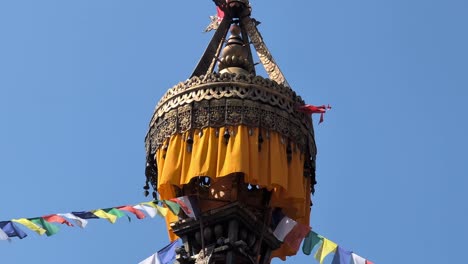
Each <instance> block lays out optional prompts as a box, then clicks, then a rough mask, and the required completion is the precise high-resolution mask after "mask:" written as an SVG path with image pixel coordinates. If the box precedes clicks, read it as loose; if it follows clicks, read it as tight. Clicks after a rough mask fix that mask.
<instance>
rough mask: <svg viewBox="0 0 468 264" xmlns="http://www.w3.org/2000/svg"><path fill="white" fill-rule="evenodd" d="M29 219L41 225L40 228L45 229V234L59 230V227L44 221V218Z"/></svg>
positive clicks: (51, 234)
mask: <svg viewBox="0 0 468 264" xmlns="http://www.w3.org/2000/svg"><path fill="white" fill-rule="evenodd" d="M30 220H31V222H33V223H35V224H36V225H39V226H42V228H44V229H45V230H46V235H47V236H53V235H55V234H57V233H58V232H59V231H60V229H59V228H58V227H57V226H55V225H53V224H51V223H49V222H47V221H45V220H44V218H42V217H37V218H33V219H30Z"/></svg>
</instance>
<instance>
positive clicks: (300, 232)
mask: <svg viewBox="0 0 468 264" xmlns="http://www.w3.org/2000/svg"><path fill="white" fill-rule="evenodd" d="M309 232H310V226H306V225H303V224H301V223H297V224H296V225H295V226H294V228H293V229H292V230H291V232H289V233H288V234H287V235H286V237H285V238H284V243H285V244H287V245H288V246H289V247H290V248H291V249H292V250H294V252H297V251H298V250H299V248H300V247H301V242H302V240H304V237H305V236H306V235H307V234H308V233H309Z"/></svg>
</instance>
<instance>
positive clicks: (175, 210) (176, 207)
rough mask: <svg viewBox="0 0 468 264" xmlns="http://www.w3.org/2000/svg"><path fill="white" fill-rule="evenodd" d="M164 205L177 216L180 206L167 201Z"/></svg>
mask: <svg viewBox="0 0 468 264" xmlns="http://www.w3.org/2000/svg"><path fill="white" fill-rule="evenodd" d="M164 203H165V204H166V205H167V207H168V208H169V210H171V211H172V212H173V213H174V214H175V215H179V213H180V205H179V204H178V203H176V202H173V201H168V200H166V201H164Z"/></svg>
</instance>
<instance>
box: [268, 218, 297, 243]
mask: <svg viewBox="0 0 468 264" xmlns="http://www.w3.org/2000/svg"><path fill="white" fill-rule="evenodd" d="M296 225H297V222H296V221H294V220H292V219H291V218H289V217H287V216H285V217H283V219H281V221H280V222H279V224H278V226H277V227H276V228H275V231H274V232H273V234H274V235H275V237H276V238H277V239H278V240H280V241H284V238H285V237H286V236H287V235H288V234H289V232H291V230H293V228H294V227H295V226H296Z"/></svg>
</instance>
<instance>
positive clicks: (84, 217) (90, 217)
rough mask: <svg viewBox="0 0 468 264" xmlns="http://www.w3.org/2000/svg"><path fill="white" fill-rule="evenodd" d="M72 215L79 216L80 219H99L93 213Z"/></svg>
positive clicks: (75, 213)
mask: <svg viewBox="0 0 468 264" xmlns="http://www.w3.org/2000/svg"><path fill="white" fill-rule="evenodd" d="M72 214H74V215H76V216H78V217H79V218H83V219H98V218H99V217H97V216H96V215H95V214H93V213H92V212H86V211H84V212H72Z"/></svg>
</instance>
